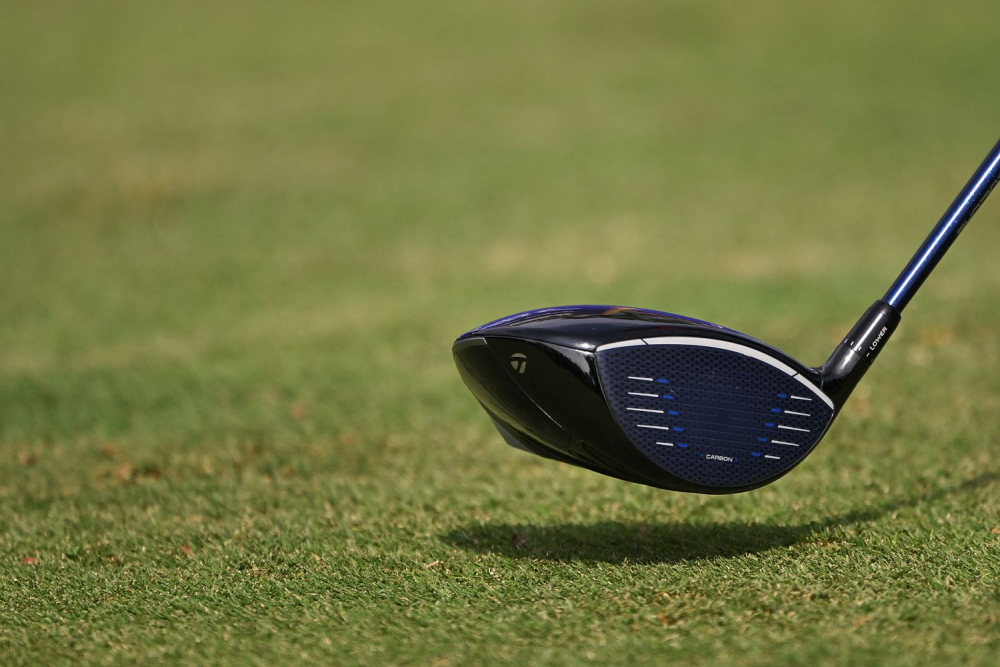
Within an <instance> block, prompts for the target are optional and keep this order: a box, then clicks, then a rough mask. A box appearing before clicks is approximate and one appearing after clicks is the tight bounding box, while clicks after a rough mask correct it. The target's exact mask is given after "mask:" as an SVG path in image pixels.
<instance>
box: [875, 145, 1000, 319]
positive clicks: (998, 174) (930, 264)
mask: <svg viewBox="0 0 1000 667" xmlns="http://www.w3.org/2000/svg"><path fill="white" fill-rule="evenodd" d="M998 180H1000V141H998V142H997V144H996V145H995V146H994V147H993V150H991V151H990V153H989V155H987V156H986V159H985V160H983V163H982V164H981V165H980V166H979V169H977V170H976V173H974V174H973V175H972V178H970V179H969V182H968V183H966V185H965V187H964V188H962V191H961V192H960V193H959V194H958V197H956V198H955V201H954V202H952V204H951V206H950V207H948V210H947V211H945V214H944V215H943V216H942V217H941V220H940V221H939V222H938V223H937V226H935V227H934V230H933V231H932V232H931V233H930V235H929V236H928V237H927V239H926V240H925V241H924V243H923V245H921V246H920V249H919V250H918V251H917V253H916V254H915V255H914V256H913V259H911V260H910V263H909V264H907V265H906V268H905V269H903V272H902V273H900V274H899V277H898V278H896V282H894V283H893V284H892V287H890V288H889V291H888V292H886V294H885V296H884V297H882V301H884V302H886V303H888V304H889V305H891V306H893V307H894V308H895V309H896V310H897V311H902V310H903V308H905V307H906V304H908V303H909V302H910V299H911V298H913V295H914V294H916V293H917V290H918V289H920V286H921V285H923V283H924V280H926V279H927V276H929V275H930V273H931V271H933V270H934V267H935V266H937V263H938V262H939V261H941V258H942V257H944V254H945V253H946V252H947V251H948V248H950V247H951V244H952V243H953V242H954V241H955V239H956V238H958V235H959V234H960V233H961V232H962V228H964V227H965V223H967V222H968V221H969V220H970V219H971V218H972V216H973V215H975V213H976V210H977V209H978V208H979V206H980V204H982V203H983V202H984V201H985V200H986V197H987V196H989V194H990V191H991V190H992V189H993V186H994V185H996V183H997V181H998Z"/></svg>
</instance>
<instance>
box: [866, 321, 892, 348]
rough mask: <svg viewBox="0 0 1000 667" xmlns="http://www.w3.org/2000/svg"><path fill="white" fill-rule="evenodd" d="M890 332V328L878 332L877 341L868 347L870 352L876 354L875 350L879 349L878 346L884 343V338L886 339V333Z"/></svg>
mask: <svg viewBox="0 0 1000 667" xmlns="http://www.w3.org/2000/svg"><path fill="white" fill-rule="evenodd" d="M888 330H889V327H882V330H881V331H879V332H878V335H877V336H875V340H873V341H872V344H871V345H869V346H868V351H869V352H874V351H875V348H876V347H878V344H879V343H881V342H882V338H884V337H885V332H886V331H888Z"/></svg>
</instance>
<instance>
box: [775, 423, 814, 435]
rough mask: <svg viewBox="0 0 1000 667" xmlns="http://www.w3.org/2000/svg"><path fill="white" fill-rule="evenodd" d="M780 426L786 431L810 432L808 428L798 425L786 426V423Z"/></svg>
mask: <svg viewBox="0 0 1000 667" xmlns="http://www.w3.org/2000/svg"><path fill="white" fill-rule="evenodd" d="M778 428H783V429H785V430H786V431H802V432H803V433H809V432H810V431H809V429H807V428H798V427H797V426H785V425H784V424H778Z"/></svg>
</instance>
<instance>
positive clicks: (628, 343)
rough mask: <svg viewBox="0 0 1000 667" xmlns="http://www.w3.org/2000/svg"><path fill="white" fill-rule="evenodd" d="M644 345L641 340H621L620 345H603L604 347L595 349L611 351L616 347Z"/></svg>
mask: <svg viewBox="0 0 1000 667" xmlns="http://www.w3.org/2000/svg"><path fill="white" fill-rule="evenodd" d="M645 344H646V343H644V342H643V341H642V339H640V338H636V339H635V340H623V341H622V342H620V343H605V344H604V345H601V346H600V347H599V348H597V349H598V350H613V349H615V348H616V347H632V346H633V345H645Z"/></svg>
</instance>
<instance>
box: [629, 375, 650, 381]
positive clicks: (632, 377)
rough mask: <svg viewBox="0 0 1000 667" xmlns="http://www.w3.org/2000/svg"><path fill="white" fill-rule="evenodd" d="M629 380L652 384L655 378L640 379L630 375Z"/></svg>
mask: <svg viewBox="0 0 1000 667" xmlns="http://www.w3.org/2000/svg"><path fill="white" fill-rule="evenodd" d="M628 379H629V380H641V381H642V382H652V381H653V378H640V377H636V376H634V375H629V376H628Z"/></svg>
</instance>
